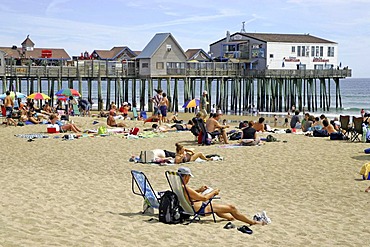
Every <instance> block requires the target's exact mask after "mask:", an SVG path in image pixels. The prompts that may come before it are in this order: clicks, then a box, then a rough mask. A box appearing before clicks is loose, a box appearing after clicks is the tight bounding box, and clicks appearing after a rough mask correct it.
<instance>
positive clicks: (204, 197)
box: [177, 167, 267, 225]
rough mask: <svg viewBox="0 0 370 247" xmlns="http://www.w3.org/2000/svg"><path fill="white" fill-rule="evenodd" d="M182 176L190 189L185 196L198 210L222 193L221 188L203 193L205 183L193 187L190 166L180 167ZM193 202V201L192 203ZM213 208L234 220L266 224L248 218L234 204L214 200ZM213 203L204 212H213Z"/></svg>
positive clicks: (219, 215)
mask: <svg viewBox="0 0 370 247" xmlns="http://www.w3.org/2000/svg"><path fill="white" fill-rule="evenodd" d="M177 172H178V173H179V174H180V176H181V177H182V179H183V181H184V184H185V188H186V190H187V191H188V194H187V193H185V197H186V199H187V200H188V202H189V203H190V204H192V205H193V207H194V210H195V211H198V210H199V209H200V208H201V207H202V205H203V203H204V202H206V201H208V200H210V199H211V198H213V197H214V196H217V195H218V194H219V193H220V189H214V190H212V191H211V192H210V193H208V194H202V192H204V191H205V190H206V189H208V187H207V186H205V185H203V186H202V187H200V188H199V189H192V188H191V187H190V186H189V185H188V183H189V181H190V178H191V177H194V176H193V174H192V173H191V170H190V168H188V167H179V169H178V171H177ZM192 202H193V203H192ZM212 209H213V212H214V213H215V214H216V215H217V216H218V217H220V218H223V219H226V220H229V221H232V220H239V221H241V222H244V223H247V224H250V225H266V224H267V223H266V222H265V221H256V220H251V219H249V218H247V217H246V216H245V215H243V214H242V213H240V212H239V210H238V209H237V208H236V207H235V206H234V205H232V204H219V203H215V202H212ZM212 209H211V205H207V207H205V209H204V213H205V214H206V215H207V214H208V215H209V214H210V213H211V212H212Z"/></svg>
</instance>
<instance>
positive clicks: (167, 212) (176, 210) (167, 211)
mask: <svg viewBox="0 0 370 247" xmlns="http://www.w3.org/2000/svg"><path fill="white" fill-rule="evenodd" d="M181 212H182V208H181V207H180V202H179V199H178V198H177V195H176V194H175V193H174V192H172V191H170V190H167V191H166V192H165V193H164V194H163V196H162V197H161V199H160V203H159V214H158V217H159V222H163V223H165V224H178V223H181V222H183V218H182V217H181Z"/></svg>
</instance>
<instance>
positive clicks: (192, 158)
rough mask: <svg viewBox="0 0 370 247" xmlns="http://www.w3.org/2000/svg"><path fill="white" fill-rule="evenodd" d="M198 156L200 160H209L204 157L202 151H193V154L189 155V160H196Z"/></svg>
mask: <svg viewBox="0 0 370 247" xmlns="http://www.w3.org/2000/svg"><path fill="white" fill-rule="evenodd" d="M198 158H201V159H202V160H207V161H208V160H211V159H208V158H206V156H204V154H203V153H201V152H198V153H195V154H193V155H192V156H191V158H190V161H194V160H196V159H198Z"/></svg>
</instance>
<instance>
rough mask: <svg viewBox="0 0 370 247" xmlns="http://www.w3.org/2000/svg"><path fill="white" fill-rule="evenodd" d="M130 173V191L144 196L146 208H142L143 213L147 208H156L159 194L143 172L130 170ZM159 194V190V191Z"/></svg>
mask: <svg viewBox="0 0 370 247" xmlns="http://www.w3.org/2000/svg"><path fill="white" fill-rule="evenodd" d="M131 175H132V193H134V194H135V195H140V196H142V197H143V198H144V203H145V204H146V208H145V209H144V210H143V214H144V213H145V212H146V211H147V210H148V209H149V208H156V209H158V208H159V200H160V196H159V195H158V194H157V193H156V192H155V191H154V189H153V187H152V185H151V184H150V183H149V180H148V178H147V177H146V176H145V174H144V173H143V172H141V171H136V170H131ZM135 185H136V186H135ZM135 187H137V188H138V189H139V191H136V190H135ZM159 194H161V192H159Z"/></svg>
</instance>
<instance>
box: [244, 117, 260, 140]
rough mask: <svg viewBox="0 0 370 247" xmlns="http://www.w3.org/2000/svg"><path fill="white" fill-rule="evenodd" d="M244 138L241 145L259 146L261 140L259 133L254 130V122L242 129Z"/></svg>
mask: <svg viewBox="0 0 370 247" xmlns="http://www.w3.org/2000/svg"><path fill="white" fill-rule="evenodd" d="M241 130H242V136H241V138H240V141H239V143H240V145H248V146H249V145H251V146H253V145H258V144H259V143H260V139H259V138H258V137H257V131H256V130H255V129H254V123H253V121H249V122H248V126H247V127H244V128H242V129H241Z"/></svg>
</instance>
